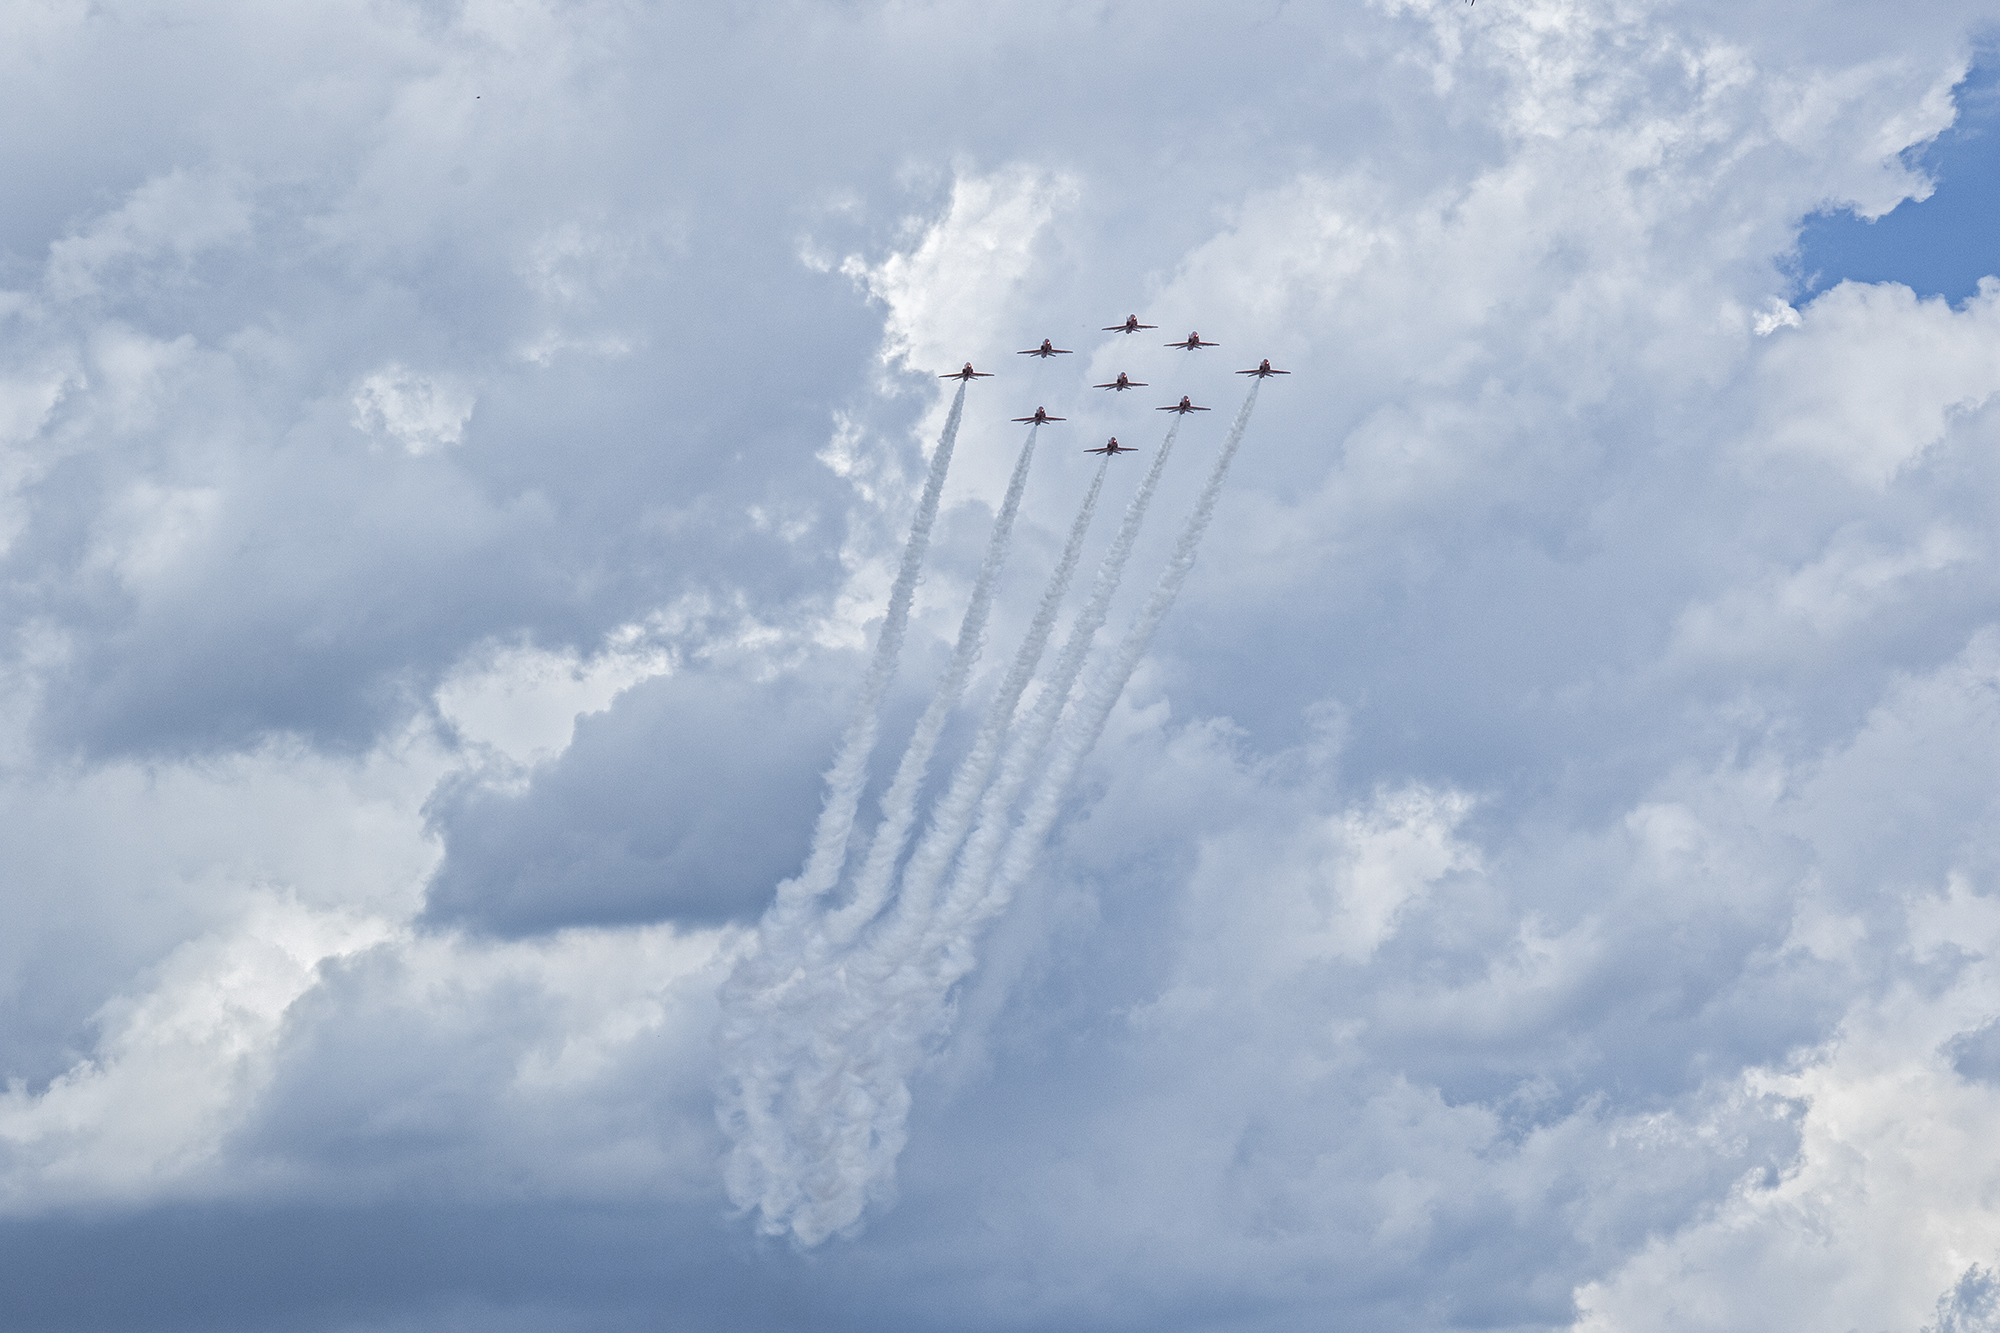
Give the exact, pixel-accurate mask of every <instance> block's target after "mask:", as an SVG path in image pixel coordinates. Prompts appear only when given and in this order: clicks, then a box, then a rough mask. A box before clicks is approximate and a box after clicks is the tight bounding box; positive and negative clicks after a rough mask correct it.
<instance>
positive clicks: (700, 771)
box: [427, 662, 852, 934]
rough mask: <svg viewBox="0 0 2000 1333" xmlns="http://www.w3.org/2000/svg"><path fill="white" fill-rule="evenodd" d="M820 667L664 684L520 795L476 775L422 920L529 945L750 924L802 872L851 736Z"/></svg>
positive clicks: (447, 804)
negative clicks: (563, 930)
mask: <svg viewBox="0 0 2000 1333" xmlns="http://www.w3.org/2000/svg"><path fill="white" fill-rule="evenodd" d="M828 665H830V664H825V663H818V662H816V663H815V664H814V666H815V667H816V668H817V669H816V670H813V671H810V672H807V671H800V672H796V673H794V672H788V673H786V674H784V675H782V676H779V677H778V678H776V679H773V680H768V681H761V682H760V681H751V680H746V679H743V678H742V677H741V676H738V675H735V674H732V673H731V672H730V671H729V670H728V669H727V668H726V667H693V668H690V669H687V670H682V671H676V672H674V673H673V674H671V675H667V676H662V677H657V678H655V679H653V680H649V681H646V682H644V683H642V684H640V685H637V686H634V687H633V688H632V689H630V690H628V691H627V692H625V693H624V694H623V695H621V696H620V697H619V699H618V700H617V702H616V703H615V704H613V705H612V707H611V708H610V709H608V710H607V711H605V712H603V713H598V714H595V715H592V716H590V717H587V718H584V719H582V720H580V721H579V722H578V724H577V729H576V739H575V740H573V741H572V742H571V743H570V746H569V748H568V749H566V750H565V751H564V752H563V753H562V755H561V757H560V758H558V759H556V760H554V761H553V762H551V763H549V764H546V765H543V766H542V767H540V768H538V769H536V770H535V771H534V772H533V774H532V775H531V776H530V777H529V778H528V779H527V781H526V782H525V784H524V785H523V787H522V789H521V790H518V791H515V790H509V789H505V788H495V787H494V786H492V785H489V784H488V783H486V782H483V781H481V779H480V777H479V775H477V774H472V775H468V776H467V777H465V778H463V779H461V780H460V781H459V782H457V783H456V784H455V785H453V786H451V787H448V788H446V789H444V790H442V791H440V792H439V793H438V794H437V795H436V796H434V797H433V798H432V818H433V820H434V821H435V823H436V824H437V826H438V828H439V829H440V831H441V832H442V833H443V835H444V839H445V847H446V855H445V860H444V863H443V865H442V866H441V867H440V868H439V870H438V873H437V877H436V879H435V880H434V881H433V882H432V884H431V888H430V897H429V907H428V910H427V916H428V919H429V920H431V921H434V922H437V923H440V924H450V925H468V926H474V927H477V928H479V929H482V930H487V931H497V932H500V933H502V934H522V933H530V932H535V931H542V930H548V929H552V928H554V927H557V926H567V925H600V926H601V925H616V924H623V923H627V922H636V921H660V920H675V921H682V922H688V923H696V924H712V923H714V922H718V921H725V920H731V919H739V920H741V919H748V918H751V917H754V916H755V915H756V914H757V913H759V912H761V911H762V910H763V908H764V904H765V903H766V902H767V901H768V900H769V898H770V895H771V889H772V886H773V885H775V884H776V883H777V882H778V881H779V880H781V879H783V878H785V877H786V876H788V875H790V874H792V873H794V872H795V871H797V869H798V867H799V866H800V864H801V863H802V862H803V861H804V859H805V851H806V840H807V838H808V837H809V836H810V834H811V830H812V822H813V818H814V816H815V815H816V814H817V812H818V808H819V800H820V788H821V783H820V769H821V768H823V767H824V766H825V763H826V756H827V755H828V754H829V753H830V752H831V750H832V746H833V742H834V739H835V737H836V736H837V734H838V731H839V728H840V727H841V726H842V725H844V724H845V722H846V711H847V695H848V693H849V692H850V690H851V680H852V675H851V673H849V672H845V671H837V670H828V669H826V668H827V666H828Z"/></svg>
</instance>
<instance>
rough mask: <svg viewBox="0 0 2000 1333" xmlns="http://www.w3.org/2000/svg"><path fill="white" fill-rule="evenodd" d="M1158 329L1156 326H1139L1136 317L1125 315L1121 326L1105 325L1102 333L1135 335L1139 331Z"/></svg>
mask: <svg viewBox="0 0 2000 1333" xmlns="http://www.w3.org/2000/svg"><path fill="white" fill-rule="evenodd" d="M1159 327H1160V326H1159V325H1157V324H1141V323H1140V322H1139V317H1138V316H1137V315H1127V316H1125V322H1124V323H1123V324H1106V325H1105V326H1104V331H1105V332H1106V333H1137V332H1138V331H1139V330H1140V329H1157V328H1159Z"/></svg>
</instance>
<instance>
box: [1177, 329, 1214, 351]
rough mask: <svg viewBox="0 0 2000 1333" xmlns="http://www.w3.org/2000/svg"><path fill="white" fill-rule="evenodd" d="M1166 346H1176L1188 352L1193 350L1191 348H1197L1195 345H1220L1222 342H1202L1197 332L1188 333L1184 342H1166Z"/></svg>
mask: <svg viewBox="0 0 2000 1333" xmlns="http://www.w3.org/2000/svg"><path fill="white" fill-rule="evenodd" d="M1167 346H1169V347H1178V348H1180V349H1182V350H1183V351H1188V352H1192V351H1193V350H1194V349H1195V348H1197V347H1220V346H1222V344H1221V343H1205V342H1203V341H1202V340H1201V335H1200V334H1199V333H1190V334H1189V335H1188V336H1187V341H1185V342H1177V343H1168V344H1167Z"/></svg>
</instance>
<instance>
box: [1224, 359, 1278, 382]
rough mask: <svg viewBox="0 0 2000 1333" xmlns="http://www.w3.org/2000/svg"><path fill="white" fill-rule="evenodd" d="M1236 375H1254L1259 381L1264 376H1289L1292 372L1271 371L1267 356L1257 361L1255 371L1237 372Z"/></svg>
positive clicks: (1269, 360)
mask: <svg viewBox="0 0 2000 1333" xmlns="http://www.w3.org/2000/svg"><path fill="white" fill-rule="evenodd" d="M1236 373H1237V374H1239V375H1255V376H1256V377H1257V378H1258V379H1260V380H1261V379H1263V378H1264V377H1265V376H1266V375H1289V374H1291V373H1292V372H1291V371H1289V370H1273V369H1271V358H1270V357H1268V356H1267V357H1265V358H1264V359H1263V360H1262V361H1259V362H1258V363H1257V368H1256V369H1255V370H1239V371H1237V372H1236Z"/></svg>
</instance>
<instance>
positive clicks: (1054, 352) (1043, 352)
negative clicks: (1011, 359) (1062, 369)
mask: <svg viewBox="0 0 2000 1333" xmlns="http://www.w3.org/2000/svg"><path fill="white" fill-rule="evenodd" d="M1069 354H1070V349H1069V348H1067V347H1058V346H1056V345H1055V344H1054V343H1052V342H1050V341H1049V340H1048V339H1047V338H1044V339H1042V345H1041V346H1040V347H1030V348H1027V349H1025V350H1023V351H1019V352H1016V353H1014V355H1016V356H1068V355H1069Z"/></svg>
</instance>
